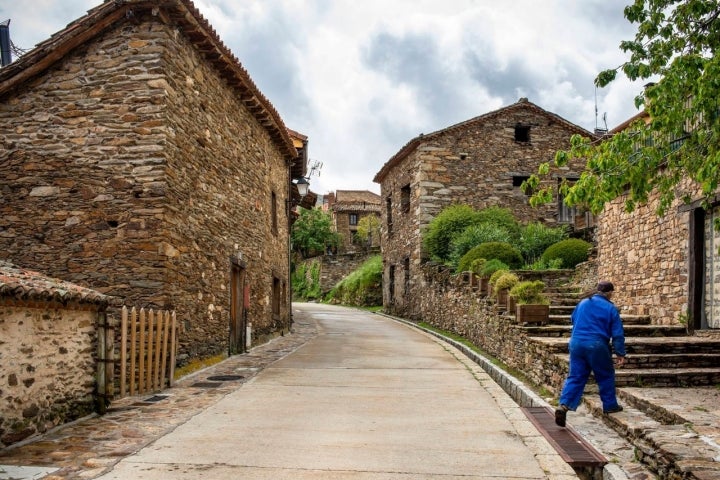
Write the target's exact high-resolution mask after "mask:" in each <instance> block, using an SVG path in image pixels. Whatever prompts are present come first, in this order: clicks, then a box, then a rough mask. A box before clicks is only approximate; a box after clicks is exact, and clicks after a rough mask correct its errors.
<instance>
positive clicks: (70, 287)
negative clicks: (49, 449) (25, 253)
mask: <svg viewBox="0 0 720 480" xmlns="http://www.w3.org/2000/svg"><path fill="white" fill-rule="evenodd" d="M110 303H111V297H108V296H106V295H103V294H101V293H99V292H96V291H94V290H90V289H87V288H83V287H80V286H78V285H74V284H71V283H69V282H64V281H61V280H56V279H52V278H48V277H45V276H43V275H41V274H39V273H37V272H33V271H29V270H24V269H21V268H18V267H16V266H14V265H12V264H10V263H8V262H4V261H0V339H1V340H0V392H2V402H0V447H4V446H7V445H10V444H13V443H16V442H19V441H21V440H23V439H25V438H27V437H29V436H31V435H34V434H37V433H43V432H45V431H47V430H48V429H50V428H52V427H55V426H57V425H59V424H61V423H65V422H67V421H71V420H75V419H77V418H80V417H82V416H85V415H87V414H89V413H91V412H93V411H95V400H96V399H95V394H96V385H95V373H96V365H97V362H96V358H95V356H96V352H97V351H98V334H97V332H98V326H99V324H101V323H103V322H102V318H101V316H102V315H104V314H105V311H106V309H107V307H108V305H109V304H110Z"/></svg>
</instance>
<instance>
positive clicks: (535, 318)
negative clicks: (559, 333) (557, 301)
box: [515, 304, 550, 323]
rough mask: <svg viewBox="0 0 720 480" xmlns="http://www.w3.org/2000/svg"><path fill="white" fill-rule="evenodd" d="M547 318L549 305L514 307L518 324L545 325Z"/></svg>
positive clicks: (548, 316)
mask: <svg viewBox="0 0 720 480" xmlns="http://www.w3.org/2000/svg"><path fill="white" fill-rule="evenodd" d="M549 318H550V305H533V304H523V305H517V306H516V307H515V319H516V320H517V322H518V323H547V321H548V319H549Z"/></svg>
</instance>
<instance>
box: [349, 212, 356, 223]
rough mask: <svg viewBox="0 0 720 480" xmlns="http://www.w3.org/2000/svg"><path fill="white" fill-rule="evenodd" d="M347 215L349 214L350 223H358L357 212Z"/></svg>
mask: <svg viewBox="0 0 720 480" xmlns="http://www.w3.org/2000/svg"><path fill="white" fill-rule="evenodd" d="M348 216H349V223H350V225H357V224H358V214H357V213H350V214H349V215H348Z"/></svg>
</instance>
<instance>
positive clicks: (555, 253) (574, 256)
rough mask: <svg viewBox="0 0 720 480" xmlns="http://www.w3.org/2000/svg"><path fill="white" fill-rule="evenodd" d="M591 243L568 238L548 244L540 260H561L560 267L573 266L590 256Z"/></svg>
mask: <svg viewBox="0 0 720 480" xmlns="http://www.w3.org/2000/svg"><path fill="white" fill-rule="evenodd" d="M591 248H592V244H591V243H588V242H586V241H585V240H580V239H579V238H568V239H567V240H562V241H560V242H557V243H554V244H552V245H550V246H549V247H548V248H547V249H546V250H545V252H543V254H542V257H541V258H542V261H543V262H546V263H549V262H551V261H552V260H555V259H560V260H562V265H561V267H562V268H575V266H576V265H577V264H578V263H582V262H584V261H586V260H587V259H588V257H589V256H590V249H591Z"/></svg>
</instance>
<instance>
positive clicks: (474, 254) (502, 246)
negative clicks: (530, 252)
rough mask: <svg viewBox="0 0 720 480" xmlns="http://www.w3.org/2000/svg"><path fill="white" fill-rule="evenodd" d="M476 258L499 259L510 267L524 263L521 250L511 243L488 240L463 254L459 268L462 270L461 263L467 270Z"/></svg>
mask: <svg viewBox="0 0 720 480" xmlns="http://www.w3.org/2000/svg"><path fill="white" fill-rule="evenodd" d="M476 258H484V259H486V260H492V259H497V260H500V261H501V262H503V263H504V264H506V265H508V266H509V267H510V268H518V267H520V266H521V265H522V263H523V259H522V255H520V252H519V251H518V250H517V249H515V247H513V246H512V245H510V244H509V243H505V242H488V243H483V244H481V245H478V246H477V247H474V248H471V249H470V251H469V252H467V253H466V254H465V255H463V257H462V258H461V259H460V261H459V262H458V270H460V267H461V265H464V269H465V270H467V267H468V266H469V265H470V264H471V263H472V261H473V260H475V259H476ZM460 271H463V270H460Z"/></svg>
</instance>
